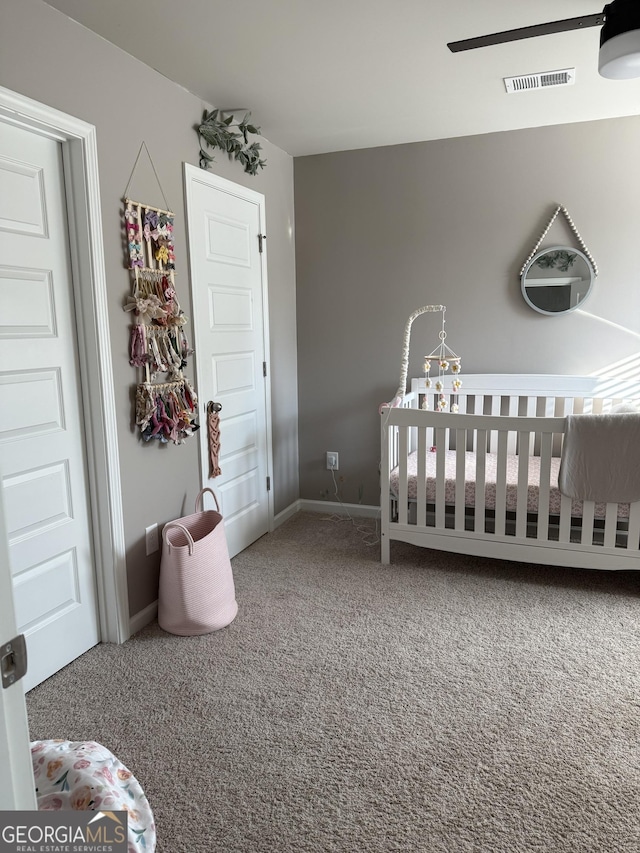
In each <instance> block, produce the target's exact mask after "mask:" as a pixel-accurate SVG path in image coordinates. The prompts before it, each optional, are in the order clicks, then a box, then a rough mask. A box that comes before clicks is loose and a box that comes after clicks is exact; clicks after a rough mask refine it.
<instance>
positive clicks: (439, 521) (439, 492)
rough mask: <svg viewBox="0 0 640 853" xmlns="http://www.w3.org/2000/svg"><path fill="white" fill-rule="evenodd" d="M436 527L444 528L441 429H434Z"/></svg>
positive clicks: (442, 442)
mask: <svg viewBox="0 0 640 853" xmlns="http://www.w3.org/2000/svg"><path fill="white" fill-rule="evenodd" d="M435 433H436V527H439V528H443V527H444V463H445V452H446V445H445V438H446V436H445V433H446V430H445V429H444V428H443V427H436V430H435Z"/></svg>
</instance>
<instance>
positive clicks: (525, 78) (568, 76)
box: [504, 68, 576, 94]
mask: <svg viewBox="0 0 640 853" xmlns="http://www.w3.org/2000/svg"><path fill="white" fill-rule="evenodd" d="M575 82H576V69H575V68H564V69H563V70H562V71H541V72H540V73H539V74H523V75H522V76H521V77H505V78H504V85H505V88H506V90H507V92H508V93H509V94H512V93H513V92H528V91H529V90H530V89H546V88H548V87H549V86H572V85H573V84H574V83H575Z"/></svg>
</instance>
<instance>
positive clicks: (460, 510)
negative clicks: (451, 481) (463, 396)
mask: <svg viewBox="0 0 640 853" xmlns="http://www.w3.org/2000/svg"><path fill="white" fill-rule="evenodd" d="M466 446H467V431H466V430H464V429H457V430H456V515H455V528H456V530H464V509H465V482H466V481H465V447H466Z"/></svg>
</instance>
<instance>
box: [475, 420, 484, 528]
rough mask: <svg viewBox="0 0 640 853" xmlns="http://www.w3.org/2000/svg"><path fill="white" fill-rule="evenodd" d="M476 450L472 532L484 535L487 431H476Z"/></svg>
mask: <svg viewBox="0 0 640 853" xmlns="http://www.w3.org/2000/svg"><path fill="white" fill-rule="evenodd" d="M477 433H478V449H477V451H476V501H475V518H474V530H475V531H476V533H484V529H485V524H484V505H485V479H486V470H487V468H486V466H487V431H486V429H479V430H477Z"/></svg>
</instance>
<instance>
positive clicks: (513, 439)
mask: <svg viewBox="0 0 640 853" xmlns="http://www.w3.org/2000/svg"><path fill="white" fill-rule="evenodd" d="M518 400H519V398H518V397H514V396H513V395H512V396H511V397H509V403H508V406H507V409H508V411H507V414H508V415H509V417H510V418H514V417H516V416H517V414H518ZM517 452H518V436H517V434H516V433H515V432H510V433H509V439H508V442H507V453H509V454H512V455H515V454H516V453H517Z"/></svg>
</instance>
